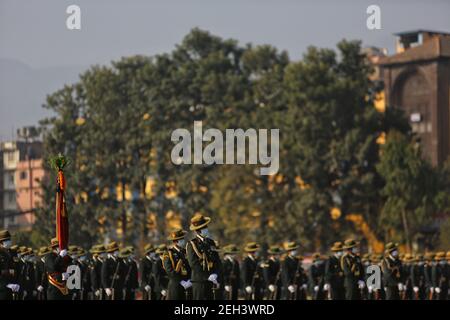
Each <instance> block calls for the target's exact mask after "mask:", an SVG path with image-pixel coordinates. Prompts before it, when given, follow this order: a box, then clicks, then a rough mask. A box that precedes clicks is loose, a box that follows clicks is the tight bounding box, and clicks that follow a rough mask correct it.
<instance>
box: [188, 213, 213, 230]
mask: <svg viewBox="0 0 450 320" xmlns="http://www.w3.org/2000/svg"><path fill="white" fill-rule="evenodd" d="M210 222H211V218H210V217H205V216H204V215H202V214H196V215H194V216H193V217H192V219H191V225H190V226H189V229H190V230H192V231H196V230H200V229H203V228H205V227H206V226H207V225H208V224H209V223H210Z"/></svg>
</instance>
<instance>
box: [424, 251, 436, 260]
mask: <svg viewBox="0 0 450 320" xmlns="http://www.w3.org/2000/svg"><path fill="white" fill-rule="evenodd" d="M424 258H425V260H427V261H433V259H434V252H427V253H425V256H424Z"/></svg>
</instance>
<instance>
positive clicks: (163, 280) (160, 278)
mask: <svg viewBox="0 0 450 320" xmlns="http://www.w3.org/2000/svg"><path fill="white" fill-rule="evenodd" d="M166 252H167V246H166V245H165V244H161V245H159V246H158V248H157V249H156V251H155V253H156V258H155V263H154V264H153V270H152V274H153V279H154V282H155V294H156V300H166V299H167V285H168V284H169V278H168V277H167V272H166V270H165V269H164V259H163V258H164V255H165V254H166Z"/></svg>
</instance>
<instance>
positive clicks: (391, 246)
mask: <svg viewBox="0 0 450 320" xmlns="http://www.w3.org/2000/svg"><path fill="white" fill-rule="evenodd" d="M397 249H398V243H396V242H389V243H387V244H386V247H385V251H386V252H392V251H394V250H397Z"/></svg>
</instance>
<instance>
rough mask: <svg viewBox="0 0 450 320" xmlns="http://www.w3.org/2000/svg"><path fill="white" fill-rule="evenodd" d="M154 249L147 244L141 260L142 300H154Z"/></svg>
mask: <svg viewBox="0 0 450 320" xmlns="http://www.w3.org/2000/svg"><path fill="white" fill-rule="evenodd" d="M155 249H156V248H155V247H154V246H153V245H152V244H147V245H145V247H144V254H145V256H144V257H143V258H142V259H141V264H140V266H141V267H140V270H141V290H142V300H154V299H155V297H156V296H155V282H154V279H153V272H152V270H153V264H154V263H155Z"/></svg>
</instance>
